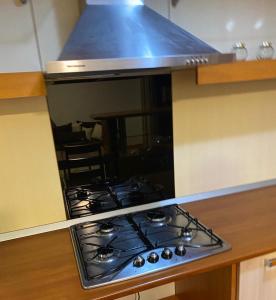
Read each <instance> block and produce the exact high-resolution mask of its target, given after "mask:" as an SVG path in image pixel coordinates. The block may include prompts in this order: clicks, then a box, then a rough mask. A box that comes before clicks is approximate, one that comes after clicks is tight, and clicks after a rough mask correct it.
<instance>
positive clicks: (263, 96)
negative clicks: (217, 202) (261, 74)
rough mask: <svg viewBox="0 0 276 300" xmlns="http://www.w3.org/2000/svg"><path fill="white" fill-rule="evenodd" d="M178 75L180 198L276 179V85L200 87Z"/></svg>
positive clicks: (188, 75)
mask: <svg viewBox="0 0 276 300" xmlns="http://www.w3.org/2000/svg"><path fill="white" fill-rule="evenodd" d="M195 76H196V74H195V71H194V70H186V71H178V72H174V73H173V123H174V124H173V129H174V159H175V186H176V195H177V196H182V195H187V194H192V193H198V192H204V191H210V190H214V189H219V188H224V187H229V186H235V185H240V184H246V183H250V182H256V181H262V180H267V179H271V178H276V81H275V80H270V81H269V80H267V81H263V82H247V83H236V84H224V85H222V84H220V85H210V86H197V85H196V83H195V82H196V81H195Z"/></svg>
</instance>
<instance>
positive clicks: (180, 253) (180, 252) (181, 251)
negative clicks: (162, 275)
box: [175, 244, 186, 256]
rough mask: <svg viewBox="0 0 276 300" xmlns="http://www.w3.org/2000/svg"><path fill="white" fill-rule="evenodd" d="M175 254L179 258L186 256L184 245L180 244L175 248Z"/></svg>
mask: <svg viewBox="0 0 276 300" xmlns="http://www.w3.org/2000/svg"><path fill="white" fill-rule="evenodd" d="M175 254H176V255H178V256H184V255H185V254H186V249H185V247H184V245H183V244H180V245H178V246H177V247H176V248H175Z"/></svg>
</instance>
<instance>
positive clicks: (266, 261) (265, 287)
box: [238, 252, 276, 300]
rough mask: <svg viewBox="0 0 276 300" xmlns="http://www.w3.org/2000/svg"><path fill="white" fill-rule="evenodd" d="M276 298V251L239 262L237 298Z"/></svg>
mask: <svg viewBox="0 0 276 300" xmlns="http://www.w3.org/2000/svg"><path fill="white" fill-rule="evenodd" d="M275 299H276V252H274V253H270V254H267V255H263V256H259V257H256V258H253V259H249V260H247V261H244V262H242V263H241V264H240V276H239V297H238V300H275Z"/></svg>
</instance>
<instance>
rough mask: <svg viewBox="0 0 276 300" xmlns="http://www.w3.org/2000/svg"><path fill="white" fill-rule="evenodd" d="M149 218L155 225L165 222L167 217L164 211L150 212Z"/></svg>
mask: <svg viewBox="0 0 276 300" xmlns="http://www.w3.org/2000/svg"><path fill="white" fill-rule="evenodd" d="M147 218H148V219H149V220H150V221H151V222H154V223H160V222H164V221H165V220H166V215H165V214H164V213H163V212H162V211H150V212H148V213H147Z"/></svg>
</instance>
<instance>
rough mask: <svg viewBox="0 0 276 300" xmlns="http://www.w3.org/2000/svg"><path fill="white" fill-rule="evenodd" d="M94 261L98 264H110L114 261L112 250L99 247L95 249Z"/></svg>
mask: <svg viewBox="0 0 276 300" xmlns="http://www.w3.org/2000/svg"><path fill="white" fill-rule="evenodd" d="M96 259H97V261H98V262H112V261H113V260H114V259H115V257H114V250H113V249H112V248H109V247H108V248H106V247H100V248H98V249H97V256H96Z"/></svg>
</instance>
